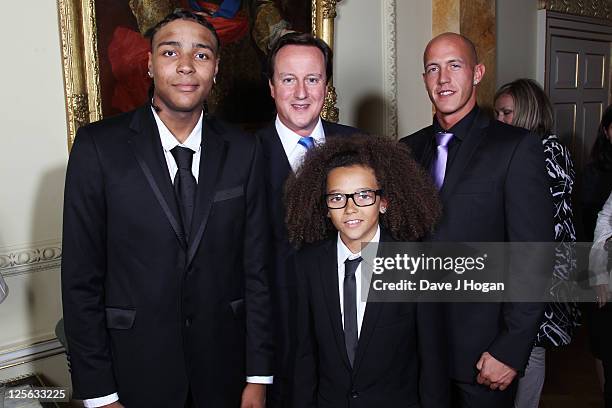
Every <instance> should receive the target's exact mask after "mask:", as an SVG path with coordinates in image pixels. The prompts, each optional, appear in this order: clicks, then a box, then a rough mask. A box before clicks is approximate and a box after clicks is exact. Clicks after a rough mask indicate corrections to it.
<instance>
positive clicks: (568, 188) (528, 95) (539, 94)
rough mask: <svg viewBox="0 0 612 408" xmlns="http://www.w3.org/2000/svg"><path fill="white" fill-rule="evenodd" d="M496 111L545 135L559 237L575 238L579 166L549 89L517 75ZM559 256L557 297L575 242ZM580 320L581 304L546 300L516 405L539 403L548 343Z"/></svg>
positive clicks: (525, 407) (561, 341) (563, 337)
mask: <svg viewBox="0 0 612 408" xmlns="http://www.w3.org/2000/svg"><path fill="white" fill-rule="evenodd" d="M495 113H496V117H497V120H499V121H501V122H505V123H508V124H510V125H514V126H518V127H522V128H525V129H528V130H530V131H531V132H532V133H533V134H534V135H535V136H538V137H540V138H542V145H543V147H544V157H545V160H546V170H547V172H548V176H549V178H550V192H551V194H552V199H553V204H554V222H555V225H554V228H555V241H557V242H560V243H567V242H574V241H576V231H575V228H574V222H573V211H572V201H571V196H572V187H573V184H574V178H575V173H574V165H573V163H572V158H571V156H570V153H569V151H568V150H567V148H566V147H565V146H563V144H561V142H560V141H559V139H558V138H557V136H556V135H554V134H552V128H553V111H552V106H551V104H550V101H549V100H548V97H547V96H546V94H545V93H544V90H543V89H542V88H541V87H540V85H538V83H537V82H535V81H534V80H531V79H517V80H516V81H513V82H510V83H508V84H505V85H503V86H502V87H501V88H500V89H499V90H498V91H497V93H496V94H495ZM555 258H556V261H555V265H554V270H553V276H554V277H555V278H556V279H555V281H556V282H558V285H559V286H558V287H553V288H551V295H552V296H553V297H555V296H556V295H557V296H558V295H559V293H561V292H563V293H564V291H563V284H564V282H567V281H568V280H569V278H570V273H571V272H572V266H575V259H574V257H573V252H572V250H571V246H564V245H558V246H557V248H556V250H555ZM579 321H580V310H579V309H578V306H577V304H576V303H573V302H572V303H566V302H552V303H548V304H547V305H546V310H545V312H544V319H543V320H542V323H541V324H540V329H539V331H538V334H537V337H536V341H535V344H534V347H533V349H532V351H531V355H530V357H529V363H528V365H527V368H526V370H525V375H524V376H523V377H522V378H521V379H520V380H519V385H518V392H517V395H516V399H515V402H514V406H515V408H531V407H534V408H537V407H538V404H539V401H540V394H541V393H542V387H543V385H544V374H545V355H546V348H547V347H558V346H564V345H567V344H569V343H570V342H571V339H572V333H573V330H574V328H575V327H576V326H578V325H579Z"/></svg>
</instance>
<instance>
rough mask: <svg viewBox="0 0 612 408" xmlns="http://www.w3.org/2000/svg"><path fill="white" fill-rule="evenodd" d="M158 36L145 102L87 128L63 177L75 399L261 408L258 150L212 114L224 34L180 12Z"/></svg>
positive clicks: (264, 369)
mask: <svg viewBox="0 0 612 408" xmlns="http://www.w3.org/2000/svg"><path fill="white" fill-rule="evenodd" d="M150 37H151V43H152V47H151V53H150V55H149V75H150V76H151V77H152V78H153V80H154V84H155V88H154V94H153V98H152V100H151V103H150V104H147V105H145V106H143V107H141V108H139V109H137V110H135V111H132V112H128V113H125V114H122V115H120V116H117V117H113V118H109V119H105V120H102V121H100V122H97V123H93V124H91V125H89V126H86V127H84V128H81V129H80V130H79V132H78V135H77V137H76V140H75V144H74V146H73V148H72V152H71V155H70V161H69V164H68V172H67V176H66V191H65V201H64V235H63V239H64V241H63V251H64V252H63V264H62V293H63V305H64V318H65V325H66V326H65V327H66V335H67V339H68V345H69V349H70V355H71V366H72V381H73V385H74V392H75V397H77V398H82V399H84V400H85V405H86V406H88V407H95V406H110V407H121V406H123V405H125V406H127V407H130V408H132V407H160V408H162V407H163V408H168V407H183V406H190V407H228V408H230V407H231V408H235V407H238V406H242V407H252V408H254V407H263V404H264V399H265V385H264V384H265V383H270V382H271V381H272V377H271V375H272V329H271V318H270V315H269V314H270V309H271V308H270V304H269V291H268V283H267V270H266V267H267V265H266V259H267V256H268V246H267V241H268V234H269V232H268V227H267V209H266V205H265V203H266V202H265V187H264V183H263V168H262V166H261V164H262V163H261V157H260V148H259V146H258V143H256V139H255V138H253V137H249V136H247V135H245V134H243V133H241V132H240V131H238V130H236V129H233V128H230V127H228V126H227V125H226V124H224V123H222V122H220V121H219V120H216V119H214V118H208V117H206V116H205V114H204V111H203V104H204V102H205V100H206V98H207V96H208V94H209V91H210V89H211V86H212V85H213V82H214V76H215V74H216V73H217V69H218V52H219V49H218V47H219V41H218V37H217V35H216V33H215V31H214V28H213V27H212V26H211V25H210V24H209V23H207V22H206V21H205V20H204V19H202V18H201V17H200V16H198V15H196V14H193V13H190V12H186V11H180V10H179V11H176V12H175V13H173V14H170V15H169V16H167V17H166V18H165V19H164V20H163V21H162V22H160V23H159V24H158V25H156V26H155V27H154V28H153V29H152V31H151V32H150ZM241 404H242V405H241Z"/></svg>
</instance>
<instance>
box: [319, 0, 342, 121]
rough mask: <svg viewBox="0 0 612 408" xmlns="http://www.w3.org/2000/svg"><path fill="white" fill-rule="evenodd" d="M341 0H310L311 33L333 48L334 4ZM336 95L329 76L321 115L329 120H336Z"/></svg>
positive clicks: (337, 112) (337, 114) (337, 113)
mask: <svg viewBox="0 0 612 408" xmlns="http://www.w3.org/2000/svg"><path fill="white" fill-rule="evenodd" d="M340 1H341V0H312V33H313V34H314V35H315V36H316V37H318V38H320V39H322V40H323V41H325V42H326V43H327V45H329V46H330V48H331V49H332V50H333V49H334V26H335V19H336V5H337V3H339V2H340ZM337 100H338V96H337V95H336V88H335V87H334V79H333V78H330V79H329V83H328V86H327V94H326V95H325V103H324V104H323V110H322V111H321V117H322V118H323V119H325V120H328V121H330V122H338V117H339V111H338V108H337V107H336V102H337Z"/></svg>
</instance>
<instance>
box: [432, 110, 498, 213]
mask: <svg viewBox="0 0 612 408" xmlns="http://www.w3.org/2000/svg"><path fill="white" fill-rule="evenodd" d="M489 121H490V119H489V118H487V116H486V115H485V113H484V112H483V111H480V112H479V113H478V116H477V117H476V119H475V120H474V122H473V123H472V126H471V127H470V129H469V131H468V132H467V134H466V137H465V139H464V140H463V141H462V142H461V145H460V146H459V151H458V152H457V156H456V157H455V159H454V160H453V162H452V163H451V167H450V169H447V171H446V176H445V179H444V184H442V189H441V190H440V197H441V199H442V202H443V203H446V202H447V200H448V198H449V197H450V195H451V193H452V191H453V189H454V188H455V186H456V185H457V182H458V181H459V180H461V178H462V176H463V171H464V170H465V167H466V166H467V165H468V163H470V160H471V158H472V156H473V155H474V152H475V151H476V149H477V148H478V146H479V145H480V143H481V141H482V139H483V138H484V136H485V130H486V128H487V126H488V125H489ZM432 137H433V136H432Z"/></svg>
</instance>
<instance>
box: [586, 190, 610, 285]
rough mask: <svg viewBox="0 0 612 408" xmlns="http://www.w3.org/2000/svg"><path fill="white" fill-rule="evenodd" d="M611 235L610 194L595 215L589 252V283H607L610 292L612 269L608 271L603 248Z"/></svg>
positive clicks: (606, 255)
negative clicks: (593, 232) (591, 245)
mask: <svg viewBox="0 0 612 408" xmlns="http://www.w3.org/2000/svg"><path fill="white" fill-rule="evenodd" d="M610 237H612V194H610V196H609V197H608V200H607V201H606V203H605V204H604V206H603V208H602V209H601V211H600V212H599V214H598V216H597V224H596V225H595V234H594V236H593V247H592V248H591V253H590V254H589V284H590V285H591V286H596V285H605V284H607V285H608V292H612V271H608V251H606V250H605V249H604V244H605V243H606V240H608V239H609V238H610Z"/></svg>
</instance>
